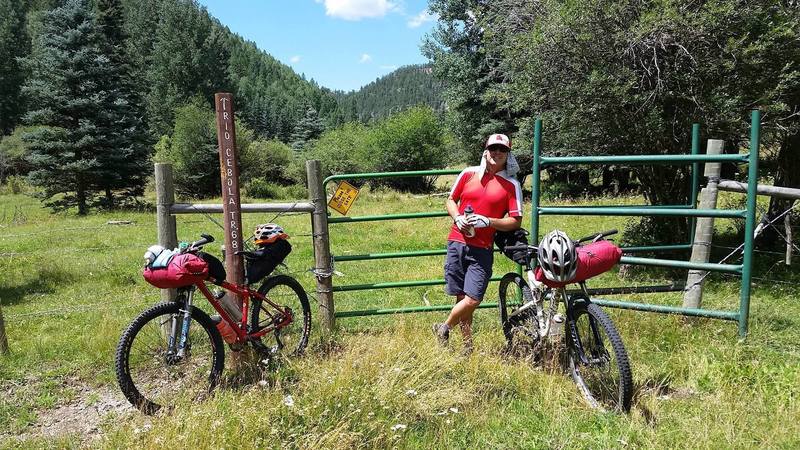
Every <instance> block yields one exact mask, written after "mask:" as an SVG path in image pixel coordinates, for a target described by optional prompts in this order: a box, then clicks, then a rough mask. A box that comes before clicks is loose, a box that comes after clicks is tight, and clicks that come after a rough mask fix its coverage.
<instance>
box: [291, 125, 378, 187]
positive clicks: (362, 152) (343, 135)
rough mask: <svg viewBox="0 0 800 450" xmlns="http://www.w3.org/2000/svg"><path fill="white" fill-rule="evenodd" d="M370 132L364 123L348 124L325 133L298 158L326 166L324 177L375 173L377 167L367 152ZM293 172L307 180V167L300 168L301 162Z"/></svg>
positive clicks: (323, 168) (323, 170) (323, 167)
mask: <svg viewBox="0 0 800 450" xmlns="http://www.w3.org/2000/svg"><path fill="white" fill-rule="evenodd" d="M369 132H370V130H369V128H367V127H365V126H364V125H362V124H360V123H357V122H350V123H346V124H344V125H342V126H341V127H339V128H336V129H333V130H330V131H327V132H325V133H324V134H323V135H322V136H320V138H319V139H317V140H316V141H314V142H313V144H311V145H310V146H309V148H308V149H307V150H306V151H304V152H303V153H302V158H298V159H299V160H303V161H304V160H308V159H316V160H318V161H319V162H320V164H321V165H322V173H323V176H328V175H331V174H339V173H353V172H366V171H371V170H372V169H373V166H372V165H371V164H370V162H369V161H370V159H371V157H372V155H369V154H368V153H367V141H368V138H369ZM303 164H304V163H303ZM293 173H294V174H295V176H297V175H300V174H302V176H303V178H304V179H305V166H303V167H300V166H299V161H298V164H296V165H295V167H294V168H293ZM298 181H299V180H298Z"/></svg>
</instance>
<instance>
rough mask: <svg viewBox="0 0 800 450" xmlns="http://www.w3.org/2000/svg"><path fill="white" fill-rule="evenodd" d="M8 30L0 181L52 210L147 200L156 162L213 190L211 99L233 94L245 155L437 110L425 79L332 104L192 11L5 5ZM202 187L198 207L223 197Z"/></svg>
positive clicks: (153, 0) (158, 3) (79, 3)
mask: <svg viewBox="0 0 800 450" xmlns="http://www.w3.org/2000/svg"><path fill="white" fill-rule="evenodd" d="M0 18H2V20H0V134H1V135H3V139H2V141H0V182H2V181H5V180H6V179H7V178H8V177H15V176H24V177H26V180H27V181H28V182H29V183H31V184H32V185H33V186H34V187H35V188H36V192H37V193H38V194H39V195H40V197H41V198H42V199H43V200H44V201H45V203H46V204H47V205H49V206H52V207H54V208H56V209H61V208H70V207H73V206H77V207H78V211H79V212H80V213H85V212H87V210H88V209H90V208H92V207H95V206H103V207H113V206H115V205H118V204H120V202H125V201H128V200H130V199H132V198H135V197H136V196H138V195H141V193H142V191H143V189H144V182H145V179H146V177H147V176H148V175H149V173H150V167H151V166H150V163H151V161H152V160H153V159H154V158H155V159H156V160H159V158H161V160H166V161H170V162H173V163H174V164H176V170H178V171H179V172H180V171H181V170H184V169H186V170H188V169H187V168H188V167H190V166H192V167H194V166H197V165H198V164H199V165H200V166H202V167H203V168H206V169H209V174H208V175H209V177H211V175H213V172H214V171H213V170H212V168H210V167H205V165H206V164H207V163H208V164H212V166H213V161H215V158H216V156H215V155H216V153H215V143H216V139H215V137H214V130H213V117H212V116H210V114H211V111H212V110H213V97H214V93H217V92H232V93H233V94H234V99H235V109H236V111H237V118H238V119H239V125H240V126H241V127H242V129H241V131H242V133H240V135H241V137H242V139H243V141H242V142H240V143H239V145H240V146H241V148H240V149H241V150H242V151H243V152H244V151H246V148H245V147H246V146H247V145H248V144H249V143H251V142H255V141H264V142H266V141H276V142H281V143H286V144H291V146H292V148H293V149H294V150H295V151H299V150H301V149H302V148H304V147H305V146H306V145H307V143H309V142H311V141H313V140H315V139H317V138H318V137H319V136H320V135H321V134H322V133H323V132H324V131H325V130H327V129H333V128H335V127H337V126H339V125H341V124H343V123H345V122H348V121H359V120H360V121H363V122H372V121H374V120H375V119H377V118H381V117H386V116H388V115H389V114H391V113H396V112H399V111H401V110H406V109H408V108H409V107H411V106H414V105H418V104H428V105H431V106H432V107H433V108H434V109H441V102H440V101H439V100H438V92H439V89H438V87H437V84H436V83H435V82H434V81H433V78H432V74H431V70H430V69H429V68H425V67H420V66H411V67H407V68H404V69H402V70H400V71H398V72H397V73H394V74H390V75H388V76H386V77H384V78H382V79H380V80H377V81H376V82H374V83H372V84H370V85H369V86H367V87H366V88H365V89H364V90H363V91H359V92H354V93H350V94H343V93H333V92H332V91H331V90H329V89H326V88H324V87H321V86H319V85H317V84H316V83H315V82H314V81H313V80H306V79H305V78H304V77H303V76H300V75H298V74H297V73H295V72H294V71H293V70H292V69H291V68H290V67H288V66H286V65H284V64H282V63H280V62H279V61H277V60H276V59H275V58H273V57H272V56H270V55H269V54H268V53H267V52H266V51H264V49H259V48H258V47H256V45H255V44H254V43H253V42H248V41H246V40H244V39H243V38H242V37H240V36H238V35H237V34H235V33H234V32H232V31H231V30H230V29H228V28H227V27H226V26H224V25H223V24H221V23H220V22H219V21H218V20H217V19H215V18H214V17H211V16H210V15H209V14H208V12H207V11H206V10H205V9H204V8H202V7H200V6H199V5H198V4H197V3H196V2H195V1H194V0H65V1H55V0H0ZM187 130H193V131H192V132H188V133H187ZM264 145H266V144H263V143H262V144H259V145H257V146H256V147H258V148H264ZM270 145H272V146H273V147H275V145H273V144H270ZM199 149H202V151H199ZM176 158H177V159H176ZM262 159H263V158H262ZM262 162H263V161H262ZM179 175H181V174H180V173H179ZM185 175H189V176H199V174H197V173H193V174H188V173H187V174H185ZM202 175H203V176H205V175H207V174H202ZM209 179H213V177H212V178H209ZM206 185H207V186H206V188H204V189H201V190H200V191H198V192H197V193H196V194H197V195H213V194H214V193H215V192H216V191H217V190H218V187H217V186H216V183H212V182H209V183H206Z"/></svg>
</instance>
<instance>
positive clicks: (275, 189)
mask: <svg viewBox="0 0 800 450" xmlns="http://www.w3.org/2000/svg"><path fill="white" fill-rule="evenodd" d="M268 180H269V179H268V178H261V177H259V178H253V179H252V180H250V181H248V182H247V183H245V185H244V190H245V192H246V193H247V196H248V197H254V198H268V199H274V200H300V199H304V198H308V190H307V189H306V188H305V186H303V185H301V184H290V185H282V184H278V183H274V182H271V181H268Z"/></svg>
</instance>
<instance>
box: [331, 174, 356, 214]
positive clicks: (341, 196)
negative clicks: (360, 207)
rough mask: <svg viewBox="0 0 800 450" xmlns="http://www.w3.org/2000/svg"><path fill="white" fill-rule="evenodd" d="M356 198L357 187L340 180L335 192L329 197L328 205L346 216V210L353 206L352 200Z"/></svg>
mask: <svg viewBox="0 0 800 450" xmlns="http://www.w3.org/2000/svg"><path fill="white" fill-rule="evenodd" d="M356 198H358V189H356V188H355V187H354V186H353V185H351V184H350V183H348V182H347V181H342V182H341V183H339V186H337V187H336V193H335V194H333V197H331V201H329V202H328V206H330V207H331V208H333V209H335V210H336V211H339V212H340V213H342V215H344V216H346V215H347V211H349V210H350V207H351V206H353V202H355V201H356Z"/></svg>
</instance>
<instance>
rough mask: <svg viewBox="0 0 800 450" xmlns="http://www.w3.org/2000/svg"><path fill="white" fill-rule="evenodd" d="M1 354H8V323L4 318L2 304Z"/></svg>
mask: <svg viewBox="0 0 800 450" xmlns="http://www.w3.org/2000/svg"><path fill="white" fill-rule="evenodd" d="M0 354H3V355H7V354H8V338H7V337H6V323H5V321H4V320H3V305H0Z"/></svg>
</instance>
